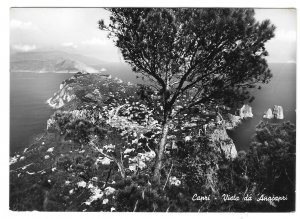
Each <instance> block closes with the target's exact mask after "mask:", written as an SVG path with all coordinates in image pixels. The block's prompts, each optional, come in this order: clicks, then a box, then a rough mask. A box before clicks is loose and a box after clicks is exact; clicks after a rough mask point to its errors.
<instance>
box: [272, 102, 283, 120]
mask: <svg viewBox="0 0 300 219" xmlns="http://www.w3.org/2000/svg"><path fill="white" fill-rule="evenodd" d="M273 115H274V118H275V119H283V118H284V116H283V108H282V106H277V105H275V106H274V108H273Z"/></svg>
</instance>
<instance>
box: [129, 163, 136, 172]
mask: <svg viewBox="0 0 300 219" xmlns="http://www.w3.org/2000/svg"><path fill="white" fill-rule="evenodd" d="M136 167H137V165H136V164H130V165H129V170H131V171H136Z"/></svg>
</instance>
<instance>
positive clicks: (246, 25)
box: [99, 8, 275, 184]
mask: <svg viewBox="0 0 300 219" xmlns="http://www.w3.org/2000/svg"><path fill="white" fill-rule="evenodd" d="M108 10H109V11H110V12H111V16H110V24H108V25H105V24H104V21H100V22H99V27H100V29H102V30H107V31H108V32H109V35H108V37H110V38H112V39H113V40H114V42H115V45H116V46H117V47H118V48H119V49H120V51H121V52H122V55H123V58H124V60H125V61H126V62H128V63H129V64H130V65H131V66H132V69H133V71H135V72H137V73H140V74H142V75H144V76H145V77H146V79H147V81H148V82H149V83H150V84H151V85H149V88H151V89H153V90H154V91H157V92H158V93H159V98H160V102H161V105H162V112H161V114H160V116H161V125H162V135H161V138H160V143H159V146H158V147H159V148H158V153H157V159H156V165H155V170H154V178H155V179H156V181H157V183H158V184H159V183H160V171H161V167H162V160H163V155H164V150H165V145H166V143H167V136H168V133H169V130H170V125H171V124H172V122H173V120H174V118H175V117H176V116H177V115H178V114H180V113H183V111H184V109H186V108H191V107H195V106H197V105H199V104H201V103H204V104H205V103H207V102H209V101H213V102H214V103H215V105H216V106H217V105H218V104H221V105H222V104H226V105H229V104H233V103H232V102H231V101H232V100H233V102H234V103H237V102H239V101H244V100H246V99H249V98H250V96H249V92H248V90H247V88H254V87H256V83H258V82H263V83H266V82H268V80H269V79H270V77H271V74H270V70H269V69H268V65H267V63H266V60H265V59H264V57H265V56H266V55H267V54H268V53H267V51H266V50H265V46H264V44H265V42H267V41H268V40H270V39H271V38H272V37H273V36H274V30H275V27H274V26H273V25H271V24H270V22H269V20H265V21H263V22H262V23H259V22H257V21H256V20H255V18H254V10H253V9H229V8H226V9H209V8H208V9H207V8H206V9H190V8H172V9H169V8H146V9H144V8H110V9H108ZM229 97H230V98H229ZM233 97H234V98H233ZM183 102H184V105H185V107H184V108H183V109H182V108H181V109H178V103H179V105H181V104H183ZM230 102H231V103H230Z"/></svg>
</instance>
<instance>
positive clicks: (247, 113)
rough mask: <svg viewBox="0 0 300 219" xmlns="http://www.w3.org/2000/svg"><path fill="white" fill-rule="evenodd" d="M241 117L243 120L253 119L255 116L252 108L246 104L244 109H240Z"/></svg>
mask: <svg viewBox="0 0 300 219" xmlns="http://www.w3.org/2000/svg"><path fill="white" fill-rule="evenodd" d="M240 117H241V118H242V119H243V118H249V117H250V118H252V117H253V114H252V107H251V106H249V105H247V104H244V105H243V106H242V108H241V109H240Z"/></svg>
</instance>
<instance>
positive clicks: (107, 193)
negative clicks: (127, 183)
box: [104, 186, 116, 196]
mask: <svg viewBox="0 0 300 219" xmlns="http://www.w3.org/2000/svg"><path fill="white" fill-rule="evenodd" d="M115 191H116V190H115V189H114V188H112V187H110V186H109V187H106V188H105V189H104V193H105V195H107V196H108V195H111V194H113V193H114V192H115Z"/></svg>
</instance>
